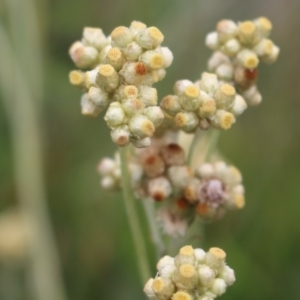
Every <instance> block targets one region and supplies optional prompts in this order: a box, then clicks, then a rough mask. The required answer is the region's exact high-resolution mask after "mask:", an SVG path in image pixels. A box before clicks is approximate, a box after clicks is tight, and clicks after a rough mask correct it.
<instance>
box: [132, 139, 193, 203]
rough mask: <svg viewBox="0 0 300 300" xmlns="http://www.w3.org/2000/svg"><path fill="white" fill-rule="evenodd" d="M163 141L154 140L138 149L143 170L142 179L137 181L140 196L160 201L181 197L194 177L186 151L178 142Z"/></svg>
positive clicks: (137, 152) (136, 158)
mask: <svg viewBox="0 0 300 300" xmlns="http://www.w3.org/2000/svg"><path fill="white" fill-rule="evenodd" d="M161 140H162V139H157V140H156V139H154V140H153V145H151V146H150V147H148V148H145V149H136V151H135V154H136V156H135V163H136V164H138V165H140V166H141V167H142V169H143V176H142V177H141V180H140V181H139V182H136V190H137V191H138V196H139V197H141V198H151V199H153V200H154V201H157V202H162V201H164V200H166V199H168V198H170V197H171V196H172V197H176V196H178V195H179V194H180V193H182V191H183V189H184V187H185V186H186V185H187V183H188V182H189V181H190V180H191V179H192V178H193V172H192V170H191V168H190V167H188V166H187V165H186V164H185V153H184V150H183V149H182V148H181V147H180V146H179V145H178V144H177V143H176V142H167V143H161ZM166 141H168V140H167V139H165V142H166Z"/></svg>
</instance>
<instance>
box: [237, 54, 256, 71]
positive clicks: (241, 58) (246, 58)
mask: <svg viewBox="0 0 300 300" xmlns="http://www.w3.org/2000/svg"><path fill="white" fill-rule="evenodd" d="M237 61H238V62H239V63H240V64H241V65H242V66H243V67H245V68H246V69H255V68H256V67H257V66H258V63H259V60H258V58H257V55H256V53H255V52H253V51H251V50H248V49H243V50H242V51H240V52H239V53H238V55H237Z"/></svg>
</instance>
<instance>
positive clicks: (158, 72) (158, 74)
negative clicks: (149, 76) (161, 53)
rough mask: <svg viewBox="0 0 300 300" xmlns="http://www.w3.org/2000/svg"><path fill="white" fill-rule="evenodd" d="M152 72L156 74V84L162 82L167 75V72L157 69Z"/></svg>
mask: <svg viewBox="0 0 300 300" xmlns="http://www.w3.org/2000/svg"><path fill="white" fill-rule="evenodd" d="M153 72H154V73H155V74H156V77H157V81H156V82H158V81H161V80H163V79H164V78H165V77H166V74H167V71H166V70H165V69H158V70H155V71H153Z"/></svg>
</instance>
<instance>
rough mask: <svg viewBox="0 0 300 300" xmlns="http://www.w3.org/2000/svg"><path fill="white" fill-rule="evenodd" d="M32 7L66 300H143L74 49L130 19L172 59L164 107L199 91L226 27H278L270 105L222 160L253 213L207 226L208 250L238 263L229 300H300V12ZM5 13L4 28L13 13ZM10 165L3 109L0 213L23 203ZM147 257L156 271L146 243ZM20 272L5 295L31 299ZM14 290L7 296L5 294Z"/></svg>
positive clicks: (241, 5) (210, 3)
mask: <svg viewBox="0 0 300 300" xmlns="http://www.w3.org/2000/svg"><path fill="white" fill-rule="evenodd" d="M36 4H37V6H38V8H39V16H38V17H39V20H40V23H41V27H40V29H41V31H42V39H43V51H44V60H45V69H44V73H45V78H46V80H45V86H44V94H45V98H44V99H43V115H42V116H41V120H42V124H41V125H42V128H43V154H44V163H45V181H46V187H47V192H48V202H49V207H50V213H51V219H52V222H53V225H54V228H55V233H56V238H57V243H58V246H59V251H60V254H61V260H62V267H63V270H64V278H65V282H66V287H67V291H68V294H69V298H70V299H72V300H83V299H84V300H89V299H91V300H94V299H100V298H101V299H102V298H103V299H104V298H106V299H121V298H122V300H126V299H143V297H144V296H143V293H142V288H141V286H140V282H139V281H138V272H137V265H136V260H135V257H134V255H135V252H134V249H133V244H132V240H131V237H130V234H129V230H128V225H127V220H126V218H125V213H124V207H123V203H122V201H121V197H120V195H110V194H108V193H105V192H103V191H102V190H101V188H100V186H99V183H98V180H99V178H98V175H97V173H96V164H97V163H98V161H99V160H100V158H101V157H103V156H111V155H112V154H113V153H114V151H115V146H114V145H113V143H112V142H111V140H110V137H109V130H108V129H107V126H106V125H105V124H104V121H103V119H102V118H101V117H100V118H98V119H87V118H84V117H83V116H81V114H80V106H79V101H80V92H79V91H77V90H76V89H74V87H72V86H71V85H70V84H69V83H68V72H69V71H70V70H71V69H73V64H72V62H71V60H70V59H69V57H68V48H69V46H70V44H71V43H72V42H73V41H74V40H76V39H79V38H80V37H81V31H82V28H83V27H84V26H97V27H101V28H102V29H103V30H104V32H105V33H106V34H109V33H110V32H111V31H112V29H113V28H115V27H116V26H118V25H125V26H127V25H129V24H130V22H131V21H132V20H134V19H136V20H140V21H143V22H145V23H146V24H147V25H149V26H151V25H154V26H157V27H158V28H160V30H161V31H162V32H163V33H164V35H165V45H166V46H168V47H169V48H170V49H171V50H172V51H173V54H174V62H173V65H172V66H171V67H170V69H169V71H168V74H167V77H166V79H165V80H164V81H163V82H161V83H159V84H157V85H156V87H157V88H158V92H159V96H160V98H162V97H163V96H164V95H166V94H168V93H171V92H172V86H173V83H174V81H175V80H177V79H182V78H185V77H187V78H191V79H193V78H194V79H195V80H196V79H197V78H198V77H199V75H200V73H201V72H202V71H204V70H205V69H206V62H207V59H208V58H209V55H210V51H209V50H208V49H206V48H205V46H204V39H205V35H206V33H208V32H209V31H212V30H213V29H214V26H215V24H216V22H217V21H218V20H220V19H222V18H230V19H233V20H246V19H253V18H254V17H258V16H261V15H264V16H266V17H268V18H269V19H270V20H271V21H272V22H273V26H274V29H273V32H272V39H273V40H274V41H275V43H276V44H277V45H279V47H280V48H281V54H280V56H279V60H278V62H276V64H274V65H273V66H272V68H270V67H268V66H265V65H261V66H260V69H259V72H260V73H259V89H260V91H261V93H262V95H263V102H262V104H261V105H260V106H259V107H257V108H250V109H248V111H247V112H246V113H245V114H244V115H243V116H241V117H240V120H239V122H238V124H237V125H235V126H234V127H233V128H232V129H231V130H229V131H228V132H224V133H222V136H221V140H220V148H221V150H222V152H223V154H224V155H225V156H226V157H227V158H228V159H229V160H230V161H231V162H232V163H234V164H235V165H236V166H237V167H238V168H239V169H240V170H241V171H242V173H243V175H244V184H245V187H246V197H247V205H246V207H245V208H244V210H243V211H241V212H240V211H238V212H233V213H231V215H230V216H228V217H227V218H226V219H224V220H222V221H220V222H218V223H216V224H213V225H208V226H207V227H206V238H205V241H203V248H204V249H208V248H210V247H212V246H218V247H221V248H222V249H224V250H225V251H226V252H227V253H228V254H230V255H228V257H229V258H228V259H229V261H228V263H229V265H230V266H232V267H233V268H234V269H235V271H236V277H237V282H236V284H235V285H234V287H232V288H231V289H230V291H228V293H226V295H225V296H223V298H222V299H224V300H226V299H231V300H233V299H243V300H248V299H249V300H250V299H251V300H252V299H264V300H269V299H270V300H271V299H272V300H273V299H285V298H290V299H300V287H299V278H300V256H299V253H300V226H299V220H300V186H299V183H298V181H299V178H300V156H299V153H300V141H299V137H300V122H299V119H300V84H299V82H298V81H299V73H300V63H299V62H300V60H299V53H300V37H299V28H300V20H299V11H300V1H298V0H265V1H260V0H252V1H237V0H235V1H234V0H223V1H220V0H197V1H196V0H189V1H184V0H172V1H167V0H153V1H149V0H145V1H138V0H128V1H124V0H98V1H96V0H91V1H83V0H64V1H61V0H51V1H48V3H47V2H46V0H40V1H38V0H37V1H36ZM0 12H1V15H2V17H3V18H4V19H5V18H6V16H5V6H3V5H1V6H0ZM20 30H22V28H20ZM0 55H1V54H0ZM28 71H29V72H30V70H28ZM102 116H103V114H102ZM13 164H14V161H13V159H12V154H11V137H10V128H9V123H8V120H7V116H6V115H5V111H4V109H3V105H2V103H1V102H0V165H1V168H0V178H1V180H0V208H1V210H4V209H5V208H8V207H10V206H11V205H14V204H16V203H17V197H16V192H15V183H14V177H13ZM141 216H143V212H142V211H141ZM143 219H145V218H143ZM148 245H149V254H150V255H151V259H152V266H155V264H154V261H155V260H154V252H153V251H152V248H151V247H152V246H151V244H150V241H148ZM20 268H21V269H22V268H24V266H23V267H20ZM22 272H23V271H20V272H19V270H17V271H16V266H15V265H14V266H11V265H7V264H5V263H2V264H1V265H0V286H1V287H3V286H5V287H6V289H9V288H10V289H11V290H12V291H13V290H14V289H15V288H16V287H15V286H14V285H13V284H12V282H15V284H17V282H19V288H24V289H26V287H24V286H26V284H23V283H20V282H23V281H26V280H25V278H23V277H26V276H23V275H22V274H23V273H22ZM15 273H17V274H19V273H22V274H21V275H16V274H15ZM153 275H155V270H154V269H153ZM12 278H14V279H12ZM7 280H8V281H9V282H10V284H5V282H7ZM14 293H15V292H14ZM25 294H26V293H25ZM4 295H9V292H6V293H5V294H4V293H3V296H2V297H1V299H3V300H9V299H14V300H19V299H22V300H23V299H25V298H24V297H25V296H24V297H23V296H22V295H23V293H19V294H18V295H17V296H15V297H12V296H10V297H11V298H9V296H4ZM14 295H15V294H14ZM6 297H7V298H6Z"/></svg>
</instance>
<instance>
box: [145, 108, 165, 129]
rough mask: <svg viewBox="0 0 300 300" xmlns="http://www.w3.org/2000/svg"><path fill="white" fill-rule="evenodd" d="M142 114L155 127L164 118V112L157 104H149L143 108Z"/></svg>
mask: <svg viewBox="0 0 300 300" xmlns="http://www.w3.org/2000/svg"><path fill="white" fill-rule="evenodd" d="M144 115H145V116H147V117H148V119H149V120H150V121H151V122H152V123H153V124H154V126H155V127H156V128H157V127H159V126H160V125H161V123H162V122H163V120H164V113H163V112H162V110H161V108H160V107H158V106H149V107H147V108H146V109H145V110H144Z"/></svg>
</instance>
